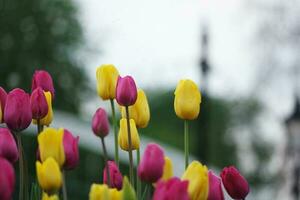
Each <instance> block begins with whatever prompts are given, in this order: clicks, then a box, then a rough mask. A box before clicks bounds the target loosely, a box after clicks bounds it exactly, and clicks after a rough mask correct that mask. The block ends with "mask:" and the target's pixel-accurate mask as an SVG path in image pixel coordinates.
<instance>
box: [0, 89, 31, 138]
mask: <svg viewBox="0 0 300 200" xmlns="http://www.w3.org/2000/svg"><path fill="white" fill-rule="evenodd" d="M4 119H5V123H6V124H7V127H8V128H9V129H11V130H13V131H16V132H19V131H22V130H24V129H26V128H27V127H28V126H29V125H30V124H31V120H32V113H31V106H30V98H29V95H28V94H27V93H25V92H24V90H22V89H19V88H16V89H14V90H12V91H11V92H9V93H8V95H7V98H6V104H5V109H4Z"/></svg>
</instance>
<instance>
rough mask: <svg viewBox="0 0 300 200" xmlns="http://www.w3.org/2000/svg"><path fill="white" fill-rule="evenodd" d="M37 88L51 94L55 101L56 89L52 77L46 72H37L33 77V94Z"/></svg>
mask: <svg viewBox="0 0 300 200" xmlns="http://www.w3.org/2000/svg"><path fill="white" fill-rule="evenodd" d="M37 87H41V88H42V89H43V90H44V91H45V92H48V91H49V92H50V93H51V96H52V99H54V94H55V91H54V87H53V81H52V77H51V75H50V74H49V73H48V72H47V71H45V70H36V71H35V72H34V74H33V77H32V85H31V92H33V91H34V90H35V89H36V88H37Z"/></svg>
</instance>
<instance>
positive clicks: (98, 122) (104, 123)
mask: <svg viewBox="0 0 300 200" xmlns="http://www.w3.org/2000/svg"><path fill="white" fill-rule="evenodd" d="M92 130H93V132H94V133H95V135H97V136H99V137H105V136H107V135H108V133H109V122H108V118H107V114H106V112H105V110H104V109H103V108H98V110H97V111H96V113H95V114H94V116H93V120H92Z"/></svg>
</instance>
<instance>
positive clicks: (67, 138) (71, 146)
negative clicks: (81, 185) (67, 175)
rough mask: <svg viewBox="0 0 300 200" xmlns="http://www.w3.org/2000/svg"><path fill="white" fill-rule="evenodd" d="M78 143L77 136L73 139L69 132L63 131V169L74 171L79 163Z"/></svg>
mask: <svg viewBox="0 0 300 200" xmlns="http://www.w3.org/2000/svg"><path fill="white" fill-rule="evenodd" d="M78 141H79V137H78V136H77V137H74V136H73V135H72V133H71V132H70V131H68V130H67V129H64V138H63V144H64V151H65V158H66V160H65V164H64V168H65V169H68V170H70V169H74V168H75V167H76V166H77V165H78V163H79V151H78Z"/></svg>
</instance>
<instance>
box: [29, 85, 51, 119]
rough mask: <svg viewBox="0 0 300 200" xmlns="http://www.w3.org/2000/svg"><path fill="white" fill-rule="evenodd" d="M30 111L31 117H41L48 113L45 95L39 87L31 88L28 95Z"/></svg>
mask: <svg viewBox="0 0 300 200" xmlns="http://www.w3.org/2000/svg"><path fill="white" fill-rule="evenodd" d="M30 104H31V111H32V118H33V119H42V118H44V117H45V116H46V115H47V113H48V104H47V100H46V96H45V94H44V91H43V90H42V88H41V87H37V88H36V89H35V90H33V92H32V94H31V97H30Z"/></svg>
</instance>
